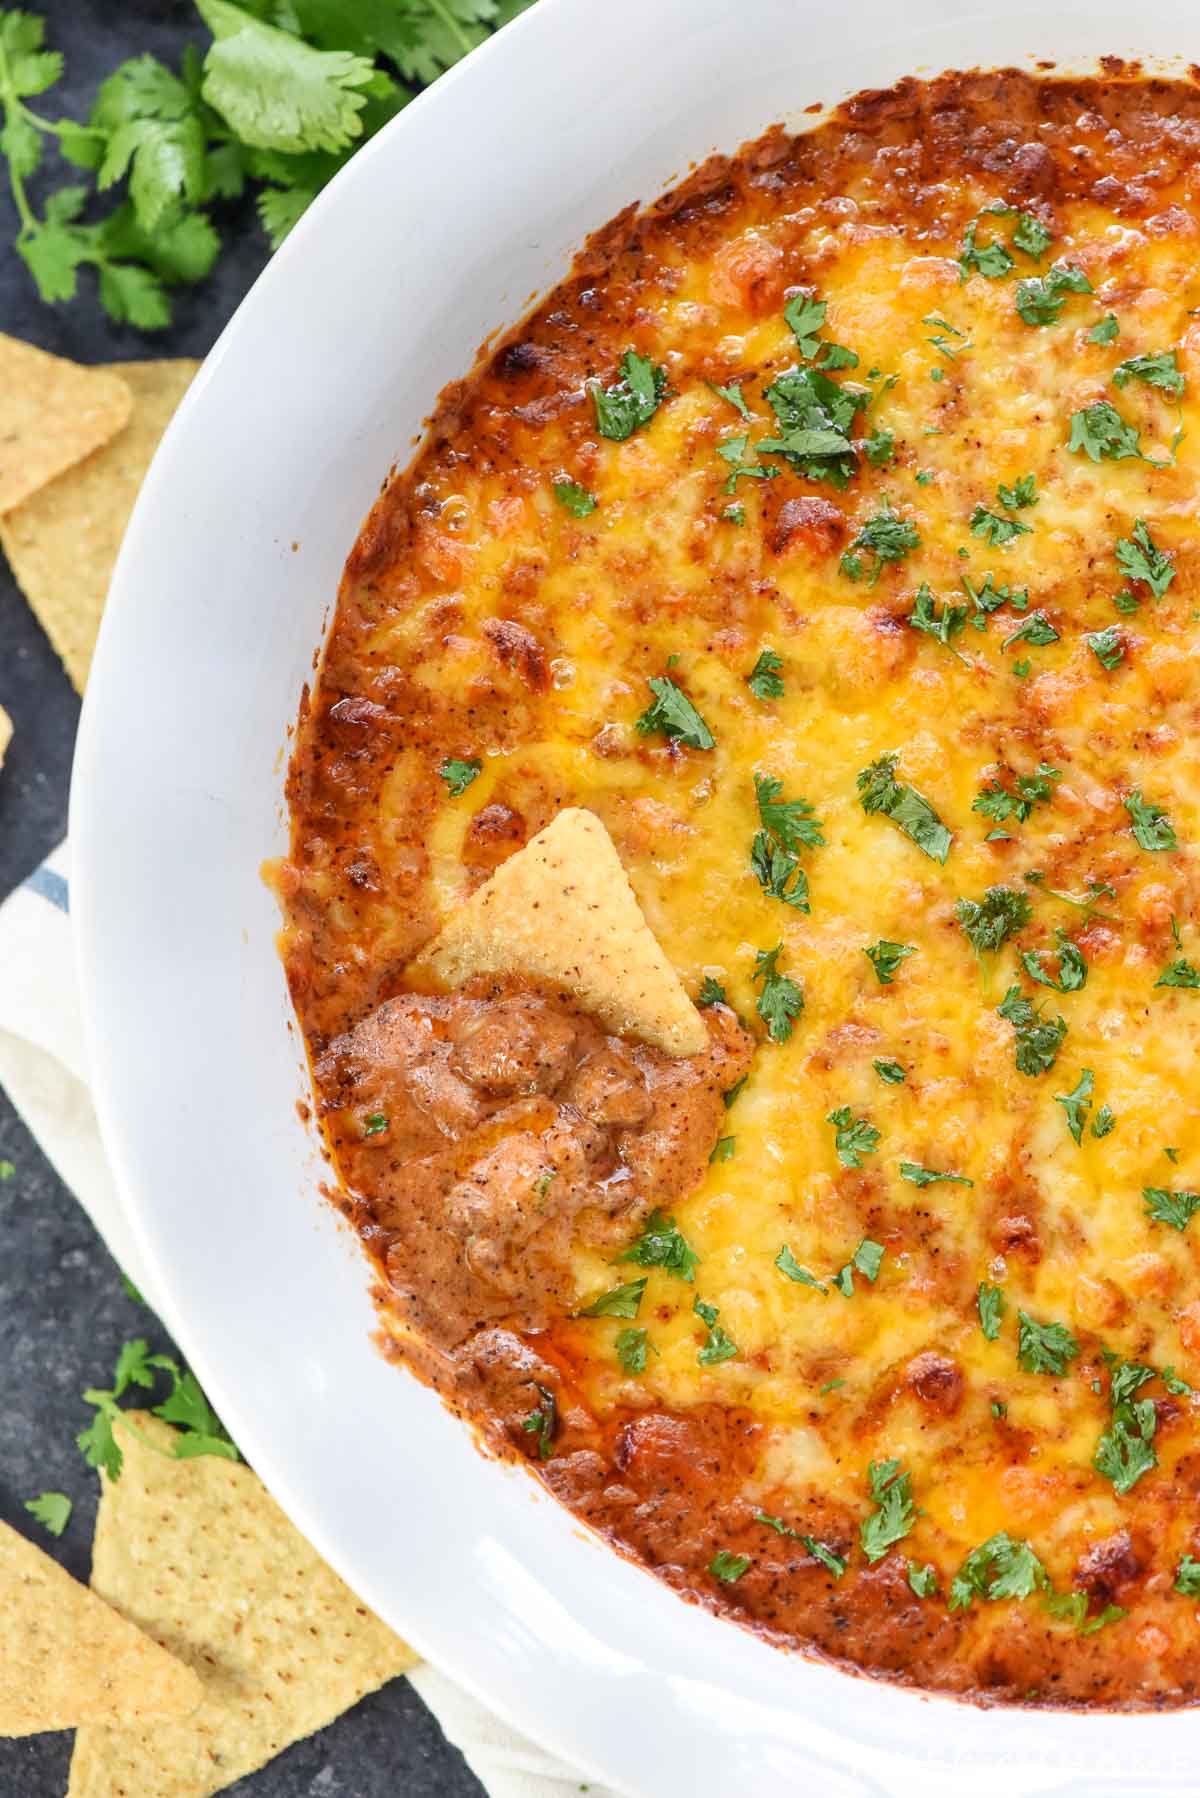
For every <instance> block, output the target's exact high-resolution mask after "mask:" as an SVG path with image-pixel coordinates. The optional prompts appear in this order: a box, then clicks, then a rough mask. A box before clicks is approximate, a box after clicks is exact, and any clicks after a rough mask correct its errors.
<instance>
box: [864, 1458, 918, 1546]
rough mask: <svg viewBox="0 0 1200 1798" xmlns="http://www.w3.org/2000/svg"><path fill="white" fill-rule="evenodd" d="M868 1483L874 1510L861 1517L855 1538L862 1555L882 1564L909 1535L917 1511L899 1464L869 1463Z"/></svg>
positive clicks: (908, 1476) (909, 1481)
mask: <svg viewBox="0 0 1200 1798" xmlns="http://www.w3.org/2000/svg"><path fill="white" fill-rule="evenodd" d="M867 1482H868V1485H869V1488H870V1493H871V1499H872V1501H873V1503H874V1505H875V1507H876V1508H875V1510H874V1511H872V1513H871V1515H870V1516H869V1517H864V1519H863V1521H862V1522H861V1523H860V1525H859V1529H858V1534H859V1541H860V1542H861V1543H862V1550H863V1553H864V1554H865V1555H866V1557H867V1559H868V1561H871V1562H872V1563H874V1562H875V1561H882V1559H883V1557H884V1555H885V1554H886V1553H887V1551H888V1549H889V1548H891V1547H892V1545H893V1544H894V1543H896V1542H899V1541H901V1539H902V1538H903V1537H905V1536H907V1535H908V1532H909V1531H910V1530H911V1529H912V1526H913V1524H914V1522H915V1521H916V1508H915V1506H914V1505H913V1496H912V1475H911V1474H909V1473H906V1472H904V1471H903V1470H902V1469H901V1466H900V1463H899V1461H872V1462H871V1463H870V1465H869V1466H868V1468H867Z"/></svg>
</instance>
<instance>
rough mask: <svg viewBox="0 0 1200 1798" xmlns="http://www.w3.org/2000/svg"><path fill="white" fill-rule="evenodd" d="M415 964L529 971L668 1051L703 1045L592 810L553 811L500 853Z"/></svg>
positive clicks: (465, 970) (450, 979) (435, 968)
mask: <svg viewBox="0 0 1200 1798" xmlns="http://www.w3.org/2000/svg"><path fill="white" fill-rule="evenodd" d="M417 966H418V967H419V968H420V967H427V968H428V969H429V970H430V972H431V973H432V974H433V975H434V976H435V978H436V979H438V980H440V981H442V982H444V984H445V985H446V986H450V987H455V986H461V985H462V983H463V982H464V981H465V980H469V979H470V978H471V976H472V975H473V974H514V973H519V974H534V975H537V976H538V977H539V978H541V979H543V980H550V981H553V982H554V984H555V985H556V986H562V987H566V988H567V989H568V990H569V991H570V992H571V993H573V994H574V995H575V997H576V998H577V999H578V1000H579V1002H580V1004H581V1005H583V1006H584V1007H585V1008H586V1009H587V1010H588V1011H591V1012H594V1013H595V1015H596V1017H598V1018H599V1019H600V1021H601V1022H602V1023H603V1024H605V1025H607V1027H608V1028H609V1029H610V1030H617V1031H621V1032H623V1033H625V1034H628V1035H630V1036H637V1037H641V1038H643V1039H644V1040H645V1041H646V1042H648V1043H653V1044H654V1045H655V1046H656V1047H657V1048H660V1049H665V1050H667V1052H668V1053H669V1054H671V1055H698V1054H699V1053H700V1051H701V1050H702V1049H704V1048H706V1047H707V1046H708V1032H707V1031H706V1030H705V1028H704V1023H703V1020H702V1019H701V1017H700V1014H699V1012H698V1011H697V1010H696V1008H695V1006H694V1005H693V1004H692V1002H691V1000H690V999H689V998H688V996H687V994H686V992H685V991H684V989H683V984H682V982H681V981H680V978H679V976H678V974H677V973H676V972H675V969H674V968H673V967H672V966H671V964H670V962H669V961H668V960H667V958H666V956H665V955H664V954H663V952H662V950H661V949H660V947H659V945H658V942H657V940H656V939H655V936H654V934H653V932H652V931H651V929H650V926H649V925H648V924H647V923H646V920H645V918H644V917H643V916H642V912H641V907H640V906H639V905H638V902H637V898H636V897H635V895H634V891H633V888H632V887H631V886H630V884H629V880H628V877H627V875H626V873H625V870H624V868H623V867H622V866H621V858H620V856H619V855H618V854H617V852H616V849H615V848H614V846H613V840H612V838H611V837H610V836H609V834H608V832H607V830H605V828H604V826H603V824H601V822H600V820H599V818H597V817H596V815H595V814H594V813H593V812H585V811H581V810H578V809H575V808H572V809H571V810H568V811H563V812H560V813H559V814H558V817H557V818H555V820H554V822H553V823H552V824H548V825H547V826H546V828H545V830H543V831H541V832H540V833H539V834H538V835H537V836H536V837H534V838H533V839H532V840H531V841H530V842H529V843H527V844H526V846H525V848H524V849H519V850H518V851H517V853H516V854H515V855H511V856H510V857H509V859H508V860H507V861H506V862H501V864H500V866H499V867H498V868H497V869H496V872H495V873H494V874H493V875H492V877H491V879H490V880H487V881H485V882H484V884H483V885H482V886H481V887H480V888H479V889H478V890H477V891H476V892H474V893H472V894H471V897H470V898H469V899H467V900H466V901H465V902H464V904H463V905H462V906H460V908H459V909H458V911H456V912H455V914H454V916H453V917H452V918H451V919H450V921H449V923H448V924H446V925H445V927H444V928H443V929H442V931H441V932H440V933H439V935H438V936H437V937H435V939H434V941H433V942H432V943H431V944H429V945H428V947H427V948H425V949H424V950H422V952H421V955H420V956H419V957H418V961H417Z"/></svg>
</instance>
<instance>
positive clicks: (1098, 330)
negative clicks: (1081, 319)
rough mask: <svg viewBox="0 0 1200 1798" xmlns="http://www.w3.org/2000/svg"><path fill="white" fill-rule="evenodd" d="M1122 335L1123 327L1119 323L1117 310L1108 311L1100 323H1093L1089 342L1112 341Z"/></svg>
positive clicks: (1089, 333)
mask: <svg viewBox="0 0 1200 1798" xmlns="http://www.w3.org/2000/svg"><path fill="white" fill-rule="evenodd" d="M1120 335H1121V327H1120V325H1119V324H1118V323H1117V315H1116V313H1115V312H1106V313H1105V315H1104V317H1103V318H1102V319H1101V320H1100V322H1099V324H1097V325H1093V326H1092V328H1091V330H1090V331H1089V332H1088V342H1089V343H1112V342H1113V340H1114V339H1115V338H1117V337H1119V336H1120Z"/></svg>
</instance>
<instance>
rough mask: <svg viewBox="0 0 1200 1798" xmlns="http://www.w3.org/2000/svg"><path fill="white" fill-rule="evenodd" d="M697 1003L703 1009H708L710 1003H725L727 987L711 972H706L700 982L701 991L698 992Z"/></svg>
mask: <svg viewBox="0 0 1200 1798" xmlns="http://www.w3.org/2000/svg"><path fill="white" fill-rule="evenodd" d="M696 1004H697V1005H698V1006H699V1008H700V1010H701V1011H704V1010H706V1009H707V1007H708V1006H710V1005H724V1004H725V988H724V987H723V986H722V985H721V982H720V981H719V980H714V979H713V977H712V975H711V974H706V975H705V976H704V978H703V980H702V981H701V982H700V991H699V992H698V993H697V994H696Z"/></svg>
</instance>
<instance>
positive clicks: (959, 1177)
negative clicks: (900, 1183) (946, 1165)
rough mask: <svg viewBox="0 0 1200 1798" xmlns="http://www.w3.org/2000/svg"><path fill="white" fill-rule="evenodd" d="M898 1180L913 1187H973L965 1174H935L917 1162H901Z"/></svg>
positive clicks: (972, 1181)
mask: <svg viewBox="0 0 1200 1798" xmlns="http://www.w3.org/2000/svg"><path fill="white" fill-rule="evenodd" d="M900 1178H901V1179H902V1180H907V1181H909V1182H910V1184H911V1185H913V1186H937V1185H939V1184H943V1185H946V1186H974V1184H975V1182H974V1180H969V1179H968V1178H967V1176H966V1174H937V1173H934V1171H933V1169H932V1168H929V1167H922V1166H921V1164H920V1162H919V1161H902V1162H901V1163H900Z"/></svg>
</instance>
